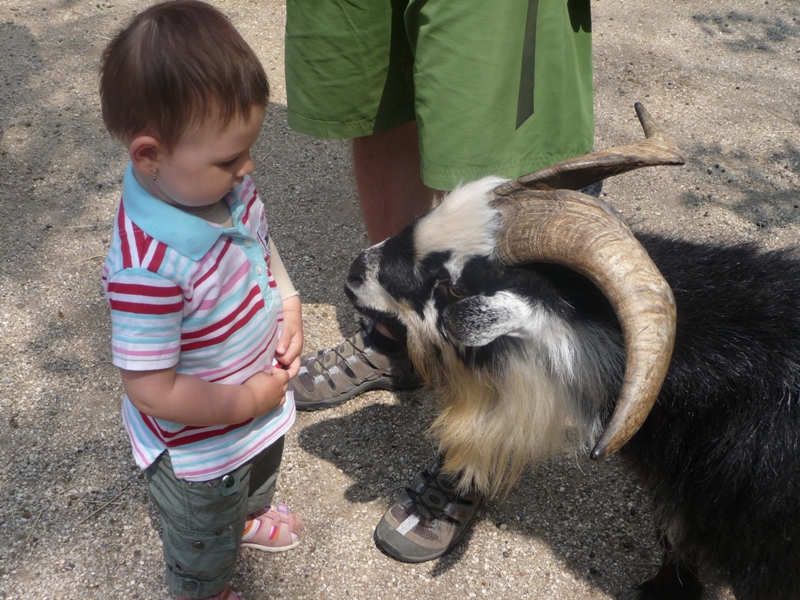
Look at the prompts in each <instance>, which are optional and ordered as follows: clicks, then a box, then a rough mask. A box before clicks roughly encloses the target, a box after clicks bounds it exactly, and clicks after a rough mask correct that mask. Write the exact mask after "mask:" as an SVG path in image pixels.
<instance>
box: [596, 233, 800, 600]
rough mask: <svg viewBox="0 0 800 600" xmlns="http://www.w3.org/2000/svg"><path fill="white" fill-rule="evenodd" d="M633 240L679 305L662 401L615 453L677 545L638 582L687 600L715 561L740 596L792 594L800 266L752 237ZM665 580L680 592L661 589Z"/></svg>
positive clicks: (799, 462)
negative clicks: (741, 240)
mask: <svg viewBox="0 0 800 600" xmlns="http://www.w3.org/2000/svg"><path fill="white" fill-rule="evenodd" d="M639 239H640V241H641V242H642V244H643V245H644V247H645V248H646V249H647V251H648V252H649V254H650V256H651V257H652V258H653V260H654V262H655V263H656V265H658V267H659V269H660V270H661V272H662V273H663V274H664V276H665V278H666V280H667V281H668V282H669V284H670V286H671V287H672V290H673V293H674V295H675V299H676V303H677V307H678V311H677V314H678V324H677V332H676V333H677V336H676V342H675V349H674V352H673V356H672V362H671V364H670V369H669V372H668V375H667V378H666V380H665V381H664V384H663V386H662V388H661V393H660V395H659V397H658V401H657V402H656V405H655V406H654V407H653V409H652V411H651V412H650V415H649V417H648V418H647V420H646V421H645V423H644V425H643V427H642V428H641V429H640V430H639V432H638V433H637V434H636V435H635V436H634V437H633V439H632V440H631V441H630V442H629V443H628V444H627V445H626V446H624V447H623V449H622V451H621V453H622V454H623V456H625V457H626V458H627V459H628V460H629V461H630V462H631V464H632V465H633V467H634V469H635V470H636V471H637V472H638V473H639V474H640V475H641V476H642V478H643V480H644V482H645V484H646V486H647V487H648V488H649V489H650V490H651V492H652V495H653V498H654V501H655V508H656V516H657V522H658V524H659V527H660V528H661V530H662V533H663V534H664V535H665V538H664V539H665V541H666V542H667V543H668V544H669V546H671V552H670V553H669V554H668V559H667V563H666V565H665V568H664V569H662V572H661V573H660V575H659V577H657V578H656V579H655V581H653V582H651V583H648V584H645V589H647V586H650V587H651V588H652V589H653V594H652V595H651V596H652V597H665V598H666V597H673V598H683V597H689V594H688V590H690V589H692V587H693V586H696V587H698V588H699V585H697V584H696V580H695V577H694V575H693V573H692V572H691V568H692V566H695V565H700V564H709V565H711V566H712V567H714V568H717V569H719V570H720V571H721V572H723V573H724V574H725V575H726V576H727V578H728V580H729V581H730V583H731V585H732V587H733V590H734V593H735V594H736V598H737V599H738V600H747V599H758V600H779V599H786V600H789V599H796V598H800V519H799V518H798V514H800V368H799V367H800V345H798V341H799V340H800V263H798V261H797V260H796V259H795V258H794V257H792V256H791V255H790V254H788V253H787V252H763V253H761V252H758V251H757V250H756V249H755V248H754V247H752V246H747V245H739V246H734V247H720V246H711V245H707V244H692V243H688V242H683V241H674V240H666V239H663V238H659V237H655V236H640V238H639ZM606 323H609V322H608V321H606ZM671 563H672V564H671ZM676 563H677V564H676ZM680 563H683V565H684V566H686V567H689V569H688V570H686V569H684V570H683V572H680V571H679V570H676V567H678V569H680ZM667 582H669V583H667ZM665 585H667V586H669V585H672V586H675V587H674V589H675V590H676V592H675V593H674V594H673V595H666V596H665V595H663V593H662V595H661V596H657V595H656V593H658V590H659V588H663V587H664V586H665ZM645 597H650V596H645ZM698 597H699V596H698Z"/></svg>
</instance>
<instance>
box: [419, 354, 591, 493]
mask: <svg viewBox="0 0 800 600" xmlns="http://www.w3.org/2000/svg"><path fill="white" fill-rule="evenodd" d="M409 346H410V348H409V350H410V354H411V357H412V361H413V362H414V366H415V368H416V369H417V370H418V372H419V373H420V374H421V375H422V376H423V378H424V379H426V381H427V382H428V383H429V384H431V385H432V386H433V387H435V388H436V390H437V393H438V401H439V403H440V407H441V412H440V414H439V415H438V416H437V417H436V419H435V420H434V421H433V423H432V424H431V426H430V433H431V434H432V436H433V437H434V439H435V440H436V441H437V443H438V446H439V451H440V452H441V454H442V455H443V456H444V464H443V470H444V471H445V472H446V473H448V474H451V475H452V476H454V477H455V480H456V482H457V489H458V491H459V492H460V493H464V494H466V493H472V492H478V493H479V494H481V495H483V496H484V497H502V496H505V495H507V494H508V492H509V491H510V490H511V488H512V487H513V486H514V484H515V483H516V482H517V481H518V480H519V478H520V476H521V474H522V472H523V470H524V469H525V467H526V466H527V465H528V464H530V463H536V462H540V461H542V460H544V459H546V458H548V457H550V456H552V455H554V454H556V453H558V452H559V451H561V450H562V449H563V448H564V447H565V446H566V443H567V441H568V440H569V441H570V442H571V445H573V446H574V444H575V442H576V441H577V442H578V445H585V444H586V443H587V442H588V440H584V439H580V440H576V439H574V438H575V437H576V435H575V434H576V432H577V437H579V438H588V437H592V433H591V431H592V430H593V429H594V426H593V425H589V424H587V423H586V422H585V421H586V416H583V415H581V414H579V411H578V408H577V406H576V404H575V403H574V402H572V401H570V398H569V397H568V396H569V391H568V390H567V389H565V386H564V385H563V384H561V383H559V382H558V381H555V380H554V379H553V378H552V377H551V376H550V375H549V374H548V373H547V372H546V370H545V368H544V367H543V365H541V364H539V363H538V361H537V360H535V359H534V358H531V357H529V356H522V355H519V356H513V357H509V359H508V360H507V361H506V362H505V363H504V368H503V370H502V372H490V371H489V370H488V369H485V368H476V367H474V366H469V367H468V366H466V365H464V363H463V362H462V360H461V359H460V357H459V356H458V355H457V353H456V352H455V350H454V349H453V348H451V347H445V348H439V349H438V350H439V351H438V352H436V353H435V354H436V355H438V360H431V354H432V353H431V352H422V353H420V352H415V351H414V350H413V348H412V346H413V345H412V344H409Z"/></svg>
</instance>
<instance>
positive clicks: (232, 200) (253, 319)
mask: <svg viewBox="0 0 800 600" xmlns="http://www.w3.org/2000/svg"><path fill="white" fill-rule="evenodd" d="M225 201H226V202H227V204H228V206H229V208H230V212H231V218H232V226H231V227H223V226H219V225H215V224H213V223H209V222H208V221H205V220H204V219H201V218H199V217H196V216H194V215H191V214H189V213H187V212H184V211H182V210H180V209H178V208H176V207H174V206H171V205H170V204H167V203H165V202H162V201H161V200H158V199H157V198H155V197H153V196H152V195H150V194H149V193H148V192H147V191H146V190H145V189H144V188H142V187H141V186H140V185H139V183H138V182H137V181H136V178H135V177H134V175H133V169H132V167H131V165H130V164H129V165H128V167H127V169H126V171H125V176H124V178H123V191H122V200H121V201H120V205H119V208H118V209H117V215H116V219H115V223H114V234H113V237H112V240H111V246H110V249H109V252H108V257H107V258H106V262H105V265H104V267H103V286H104V289H105V293H106V298H107V300H108V303H109V306H110V312H111V354H112V362H113V363H114V364H115V365H116V366H118V367H120V368H122V369H126V370H131V371H152V370H158V369H167V368H171V367H175V368H176V370H177V372H178V373H184V374H189V375H195V376H197V377H200V378H202V379H205V380H206V381H210V382H214V383H231V384H240V383H242V382H244V381H245V380H247V379H248V378H249V377H251V376H252V375H255V374H256V373H259V372H261V371H264V370H268V369H270V368H271V366H272V365H273V364H274V353H275V346H276V344H277V341H278V337H279V334H280V329H281V322H282V302H281V297H280V294H279V292H278V289H277V285H276V284H275V280H274V279H273V277H272V273H271V272H270V269H269V233H268V229H267V221H266V217H265V214H264V212H265V211H264V205H263V203H262V202H261V199H260V197H259V195H258V191H257V190H256V188H255V185H254V184H253V181H252V179H250V178H249V177H245V178H244V180H243V181H242V183H241V184H240V185H238V186H237V187H236V188H235V189H233V190H232V191H231V192H230V193H229V194H228V195H227V196H226V198H225ZM122 416H123V422H124V424H125V429H126V430H127V433H128V436H129V438H130V441H131V445H132V448H133V455H134V458H135V460H136V463H137V464H138V465H139V466H140V467H141V468H143V469H144V468H147V467H148V466H149V465H150V464H152V463H153V461H155V460H156V458H158V456H159V455H160V454H161V453H162V452H164V451H165V450H166V451H168V452H169V455H170V459H171V461H172V465H173V468H174V470H175V475H176V476H177V477H180V478H182V479H187V480H190V481H207V480H209V479H214V478H216V477H219V476H221V475H224V474H225V473H228V472H230V471H232V470H233V469H235V468H237V467H238V466H240V465H242V464H243V463H245V462H247V461H248V460H250V459H251V458H253V457H255V456H256V455H257V454H258V453H260V452H261V451H262V450H264V449H265V448H267V447H268V446H269V445H270V444H272V443H273V442H275V441H276V440H277V439H279V438H280V437H281V436H282V435H284V433H286V431H287V430H288V429H289V428H290V427H291V426H292V424H293V423H294V419H295V407H294V400H293V398H292V396H291V393H289V394H287V397H286V401H285V402H284V403H283V405H281V406H279V407H278V408H276V409H275V410H273V411H272V412H270V413H268V414H266V415H263V416H261V417H258V418H255V419H250V420H248V421H245V422H244V423H239V424H237V425H216V426H203V427H197V426H188V425H182V424H180V423H173V422H170V421H167V420H164V419H159V418H156V417H153V416H150V415H147V414H144V413H142V412H141V411H140V410H138V409H137V408H136V407H135V406H134V405H133V403H132V402H131V401H130V399H129V398H128V397H127V395H126V396H125V397H124V399H123V406H122Z"/></svg>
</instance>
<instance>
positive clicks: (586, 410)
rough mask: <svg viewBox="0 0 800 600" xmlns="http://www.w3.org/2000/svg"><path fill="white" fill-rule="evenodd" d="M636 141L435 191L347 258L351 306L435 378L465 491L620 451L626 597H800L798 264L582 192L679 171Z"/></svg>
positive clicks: (660, 150)
mask: <svg viewBox="0 0 800 600" xmlns="http://www.w3.org/2000/svg"><path fill="white" fill-rule="evenodd" d="M636 110H637V114H638V116H639V120H640V122H641V124H642V127H643V128H644V131H645V135H646V139H645V140H643V141H641V142H638V143H637V144H631V145H627V146H622V147H619V148H615V149H611V150H607V151H603V152H596V153H592V154H589V155H586V156H584V157H579V158H576V159H572V160H568V161H564V162H563V163H559V164H558V165H555V166H553V167H549V168H547V169H544V170H541V171H538V172H536V173H533V174H530V175H526V176H523V177H520V178H518V179H515V180H513V181H507V180H503V179H500V178H496V177H488V178H484V179H481V180H478V181H475V182H472V183H468V184H466V185H464V186H461V187H459V188H457V189H455V190H453V191H452V192H451V193H449V194H448V195H446V196H445V197H444V199H443V200H442V201H441V203H440V204H438V205H437V206H436V207H434V208H433V209H432V210H431V211H430V212H429V213H428V214H426V215H423V216H422V217H420V218H419V219H417V220H416V221H415V222H414V223H412V224H411V225H410V226H408V227H407V228H406V229H405V230H403V231H402V232H401V233H399V234H398V235H396V236H394V237H391V238H389V239H387V240H385V241H383V242H381V243H379V244H377V245H375V246H372V247H370V248H368V249H366V250H364V251H363V252H361V253H360V254H359V256H358V257H357V258H356V259H355V261H354V262H353V265H352V267H351V269H350V273H349V275H348V278H347V283H346V293H347V295H348V296H349V298H350V299H351V301H352V302H353V304H354V306H355V307H356V309H357V310H359V311H360V312H362V313H363V314H365V315H367V316H368V317H372V318H374V319H377V320H380V321H381V322H382V323H385V324H387V325H389V326H391V330H392V331H393V332H394V333H395V335H397V336H398V337H399V338H400V339H401V340H402V341H403V342H404V343H405V345H406V346H407V349H408V353H409V356H410V358H411V360H412V362H413V363H414V365H415V368H416V369H417V370H418V371H419V373H420V374H421V375H423V376H424V378H425V379H426V380H427V381H428V382H430V383H431V384H432V385H433V386H434V387H435V388H437V390H438V391H439V394H438V396H439V403H440V411H439V413H438V416H437V417H436V418H435V420H434V422H433V424H432V425H431V432H432V434H433V436H434V438H435V439H436V440H437V442H438V444H439V447H440V450H441V452H442V454H443V456H444V469H445V471H448V472H450V473H451V474H454V475H456V476H457V477H458V481H459V486H460V488H461V490H462V491H466V490H467V489H473V490H477V491H479V492H481V493H483V494H485V495H487V496H493V495H494V496H497V495H502V494H504V493H506V492H507V491H508V490H509V489H510V488H511V486H513V484H514V483H515V482H516V480H517V479H518V477H519V475H520V473H521V471H522V469H523V468H524V467H525V466H526V465H528V464H531V463H536V462H537V461H541V460H544V459H546V458H548V457H550V456H553V455H554V454H556V453H558V452H560V451H563V449H565V448H570V447H571V448H585V449H587V450H588V449H589V448H592V450H591V456H592V458H595V459H600V458H603V457H606V456H608V455H610V454H611V453H613V452H616V451H617V450H620V454H621V456H622V457H623V458H624V460H625V461H626V463H627V464H629V465H630V466H631V467H632V469H633V470H634V471H635V472H636V473H637V474H638V476H639V477H641V480H642V481H643V483H644V484H645V486H646V487H647V488H648V489H649V490H650V492H651V493H652V496H653V501H654V507H655V511H654V512H655V518H656V523H657V527H658V530H659V533H660V540H661V542H662V544H663V546H664V549H665V553H664V560H663V564H662V567H661V569H660V570H659V572H658V573H657V574H656V575H655V576H654V577H653V578H651V579H649V580H647V581H645V582H644V583H642V584H640V585H639V586H637V587H636V588H635V589H634V590H632V591H630V592H629V595H627V596H626V597H627V598H641V599H656V598H692V599H695V598H700V597H701V596H702V589H703V586H702V584H701V582H700V579H699V576H698V573H699V570H700V568H701V567H712V568H714V569H716V570H717V571H718V572H720V573H722V574H724V576H725V577H727V579H728V581H729V582H730V584H731V586H732V589H733V590H734V593H735V594H736V597H737V598H738V599H739V600H783V599H785V600H789V599H797V598H800V518H798V514H800V343H799V342H800V268H799V267H800V262H798V258H797V257H796V256H795V255H794V253H792V252H791V251H789V250H776V251H769V252H767V251H761V250H759V249H758V248H757V247H755V246H754V245H752V244H744V243H741V244H732V245H714V244H708V243H694V242H690V241H684V240H680V239H674V238H670V237H665V236H661V235H655V234H646V235H644V234H641V235H638V236H634V235H633V234H632V233H631V231H630V230H629V229H628V228H627V226H625V225H624V224H623V223H622V221H621V219H620V218H619V217H618V215H617V214H616V213H615V212H614V210H613V209H612V208H610V207H609V206H608V205H606V204H605V203H604V202H603V201H601V200H599V199H595V198H592V197H589V196H587V195H584V194H581V193H579V192H577V191H574V190H577V189H581V188H582V187H584V186H586V185H588V184H589V183H592V182H593V181H597V180H600V179H603V178H605V177H608V176H610V175H614V174H616V173H620V172H623V171H626V170H630V169H632V168H637V167H640V166H648V165H657V164H682V159H681V157H680V155H679V154H678V152H677V148H675V146H674V145H672V144H671V142H670V141H669V140H668V139H667V138H666V136H664V134H663V133H662V132H661V131H660V129H659V128H658V127H657V126H656V125H655V123H654V122H653V119H652V117H650V115H649V114H648V113H647V111H645V110H644V108H643V107H642V106H641V105H640V104H638V103H637V105H636Z"/></svg>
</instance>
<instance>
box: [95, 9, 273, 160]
mask: <svg viewBox="0 0 800 600" xmlns="http://www.w3.org/2000/svg"><path fill="white" fill-rule="evenodd" d="M100 101H101V106H102V111H103V121H104V122H105V124H106V128H107V129H108V131H109V132H110V133H111V135H113V136H114V137H116V138H119V139H120V140H122V141H124V142H128V141H129V140H130V139H132V138H133V137H134V136H135V135H137V134H139V133H142V132H146V133H147V134H149V135H154V136H156V137H158V139H159V141H161V143H163V144H165V146H166V147H167V149H169V150H171V149H172V148H174V146H175V144H176V143H177V142H178V141H179V140H180V138H181V136H182V135H183V133H184V132H185V131H186V130H187V129H188V128H190V127H191V126H193V125H197V124H199V123H201V122H202V121H203V119H205V118H207V117H209V116H212V115H213V116H216V117H218V118H219V119H220V120H221V122H222V124H223V125H226V124H228V123H229V122H230V120H231V119H232V118H234V117H235V116H239V117H242V118H245V119H246V118H247V117H248V116H249V114H250V109H251V108H252V107H253V106H254V105H256V106H262V107H265V106H266V105H267V102H268V101H269V83H268V81H267V76H266V73H265V72H264V68H263V67H262V65H261V63H260V62H259V60H258V58H257V57H256V55H255V53H254V52H253V50H252V48H250V46H249V45H248V44H247V42H245V40H244V39H243V38H242V36H241V35H240V34H239V32H238V31H236V28H235V27H234V26H233V24H232V23H231V22H230V20H229V19H228V18H227V17H226V16H225V15H224V14H222V13H221V12H220V11H219V10H217V9H216V8H214V7H213V6H210V5H208V4H206V3H204V2H199V1H197V0H172V1H170V2H163V3H160V4H156V5H154V6H151V7H150V8H148V9H146V10H144V11H143V12H141V13H139V14H138V15H136V16H135V17H134V18H133V19H132V20H131V22H130V23H129V24H128V25H127V26H126V27H125V28H124V29H123V30H122V31H120V32H119V33H118V34H117V35H116V36H115V37H114V39H113V40H112V41H111V42H110V43H109V44H108V46H107V47H106V49H105V50H104V52H103V58H102V62H101V66H100Z"/></svg>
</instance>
